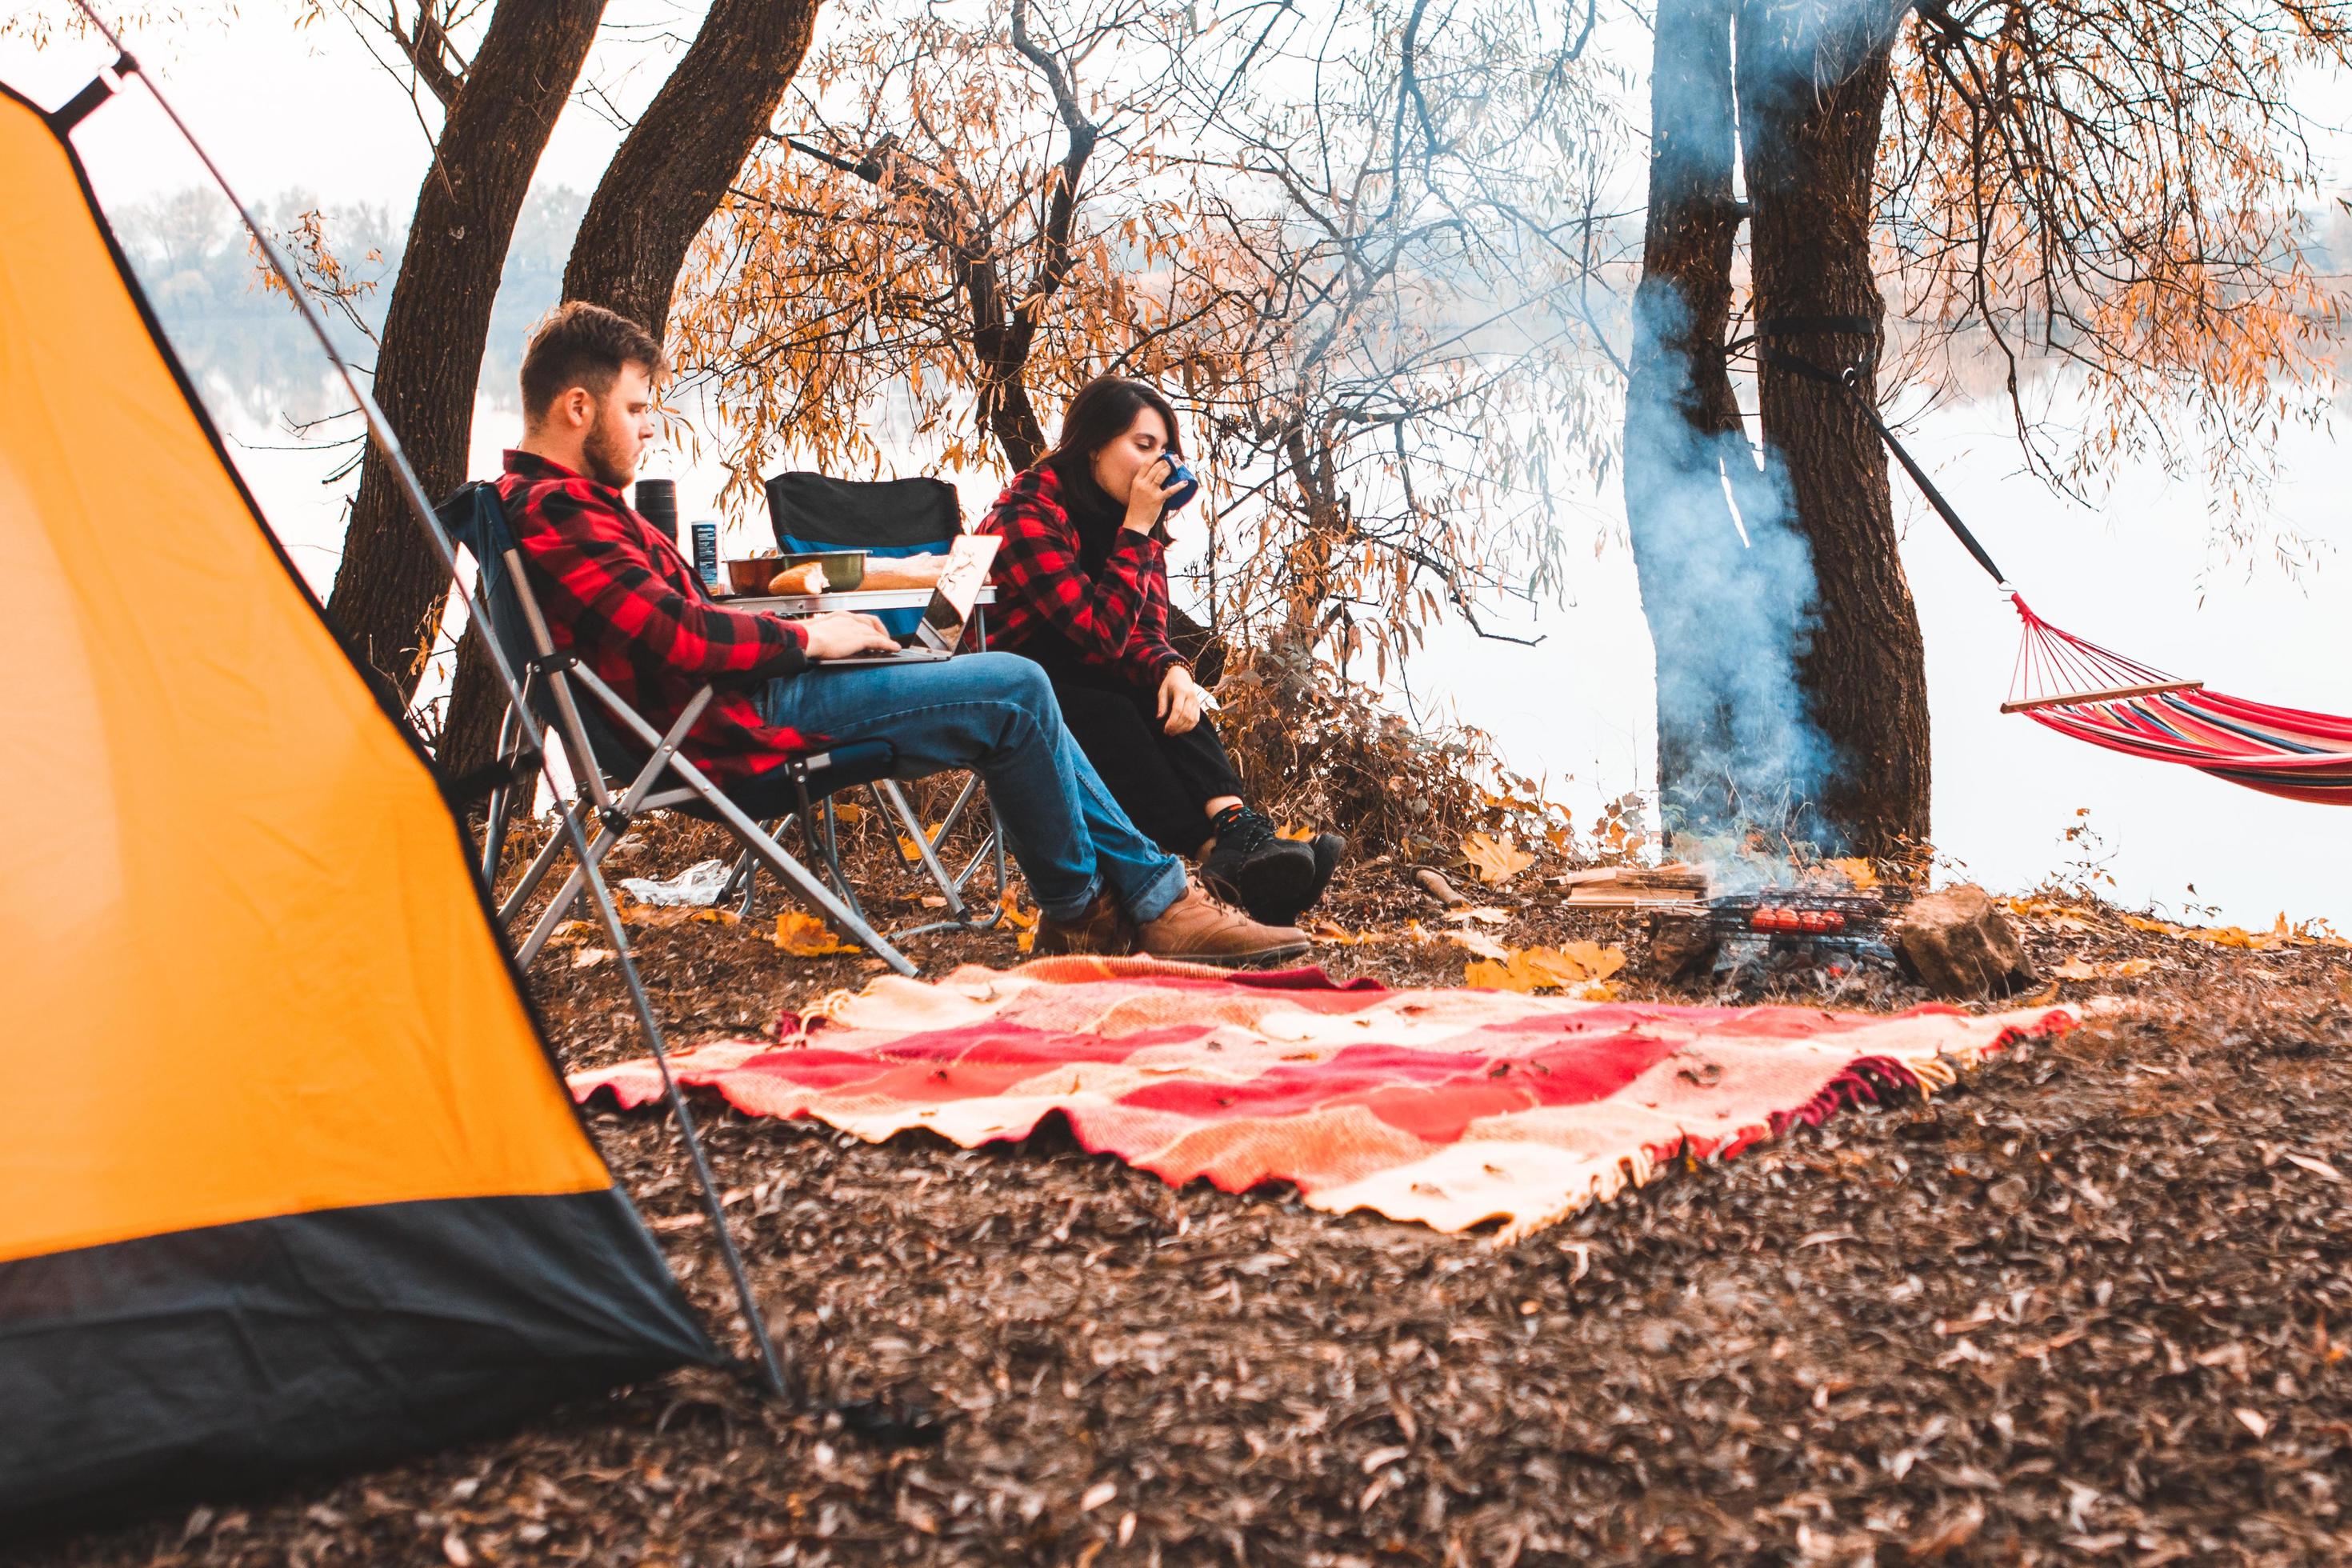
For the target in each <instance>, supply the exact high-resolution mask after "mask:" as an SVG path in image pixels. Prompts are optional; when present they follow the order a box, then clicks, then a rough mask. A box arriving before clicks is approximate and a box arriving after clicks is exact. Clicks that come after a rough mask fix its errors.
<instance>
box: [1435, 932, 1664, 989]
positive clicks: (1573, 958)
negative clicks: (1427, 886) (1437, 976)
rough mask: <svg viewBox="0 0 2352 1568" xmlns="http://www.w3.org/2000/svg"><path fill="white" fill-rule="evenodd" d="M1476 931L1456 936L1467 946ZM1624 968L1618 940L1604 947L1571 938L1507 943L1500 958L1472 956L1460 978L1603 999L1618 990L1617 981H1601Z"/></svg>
mask: <svg viewBox="0 0 2352 1568" xmlns="http://www.w3.org/2000/svg"><path fill="white" fill-rule="evenodd" d="M1472 934H1473V933H1470V932H1466V931H1465V932H1460V933H1457V934H1456V935H1455V936H1454V940H1455V941H1456V942H1462V943H1463V945H1465V946H1468V945H1469V939H1470V938H1471V937H1472ZM1475 940H1478V941H1485V940H1486V939H1485V938H1476V939H1475ZM1624 967H1625V950H1624V949H1623V948H1622V947H1619V946H1618V945H1617V944H1616V943H1614V942H1612V943H1610V944H1609V945H1608V946H1607V947H1603V946H1601V944H1600V943H1599V942H1563V943H1562V944H1561V945H1559V947H1526V948H1505V949H1503V952H1502V954H1501V956H1499V957H1495V956H1489V957H1486V958H1474V959H1472V960H1471V961H1470V962H1469V963H1468V964H1467V965H1465V968H1464V969H1463V972H1462V980H1463V984H1465V985H1471V986H1475V987H1476V988H1477V989H1479V990H1481V991H1521V992H1528V991H1570V992H1573V993H1574V994H1577V995H1578V996H1580V997H1581V998H1583V999H1584V1000H1586V1001H1591V1002H1601V1001H1607V1000H1609V999H1610V998H1611V997H1612V996H1614V995H1615V994H1616V988H1615V987H1614V986H1608V985H1604V984H1601V983H1602V982H1605V981H1606V980H1607V979H1608V978H1609V977H1610V976H1611V975H1612V974H1614V973H1617V972H1618V971H1619V970H1621V969H1622V968H1624ZM1603 992H1605V993H1606V994H1601V993H1603Z"/></svg>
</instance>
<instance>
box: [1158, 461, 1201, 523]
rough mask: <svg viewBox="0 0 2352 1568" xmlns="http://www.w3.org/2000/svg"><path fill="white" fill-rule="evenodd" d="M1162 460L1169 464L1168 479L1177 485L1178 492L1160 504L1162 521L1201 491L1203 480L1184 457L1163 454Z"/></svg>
mask: <svg viewBox="0 0 2352 1568" xmlns="http://www.w3.org/2000/svg"><path fill="white" fill-rule="evenodd" d="M1160 461H1161V462H1163V463H1165V464H1167V465H1168V481H1169V482H1170V483H1171V484H1173V485H1174V486H1175V487H1176V493H1175V494H1173V495H1171V496H1170V497H1169V498H1168V499H1167V500H1165V501H1164V502H1162V503H1161V504H1160V521H1162V522H1166V521H1168V520H1169V519H1170V518H1171V517H1173V516H1175V515H1176V514H1177V513H1178V512H1179V511H1181V510H1183V509H1184V507H1185V505H1186V503H1188V502H1189V501H1191V500H1192V498H1193V497H1194V496H1196V495H1199V494H1200V493H1201V481H1200V479H1199V478H1198V477H1196V476H1195V475H1194V474H1193V472H1192V469H1190V468H1186V467H1185V466H1184V459H1183V458H1178V457H1174V456H1171V455H1165V454H1163V455H1162V456H1161V458H1160Z"/></svg>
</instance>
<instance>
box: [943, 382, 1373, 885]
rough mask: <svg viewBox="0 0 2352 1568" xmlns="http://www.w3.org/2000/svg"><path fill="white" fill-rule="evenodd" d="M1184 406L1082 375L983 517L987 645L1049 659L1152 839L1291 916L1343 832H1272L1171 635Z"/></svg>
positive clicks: (1081, 737)
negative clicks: (1054, 424)
mask: <svg viewBox="0 0 2352 1568" xmlns="http://www.w3.org/2000/svg"><path fill="white" fill-rule="evenodd" d="M1182 456H1183V447H1182V446H1181V444H1180V442H1179V440H1178V437H1177V433H1176V413H1175V410H1174V409H1172V408H1171V407H1170V406H1169V405H1168V400H1167V399H1166V398H1164V397H1162V396H1160V394H1159V393H1158V392H1157V391H1155V390H1153V389H1152V388H1151V387H1150V386H1147V385H1145V384H1143V383H1141V382H1138V381H1124V380H1120V379H1119V378H1118V377H1115V376H1104V377H1102V378H1100V379H1098V380H1096V381H1093V382H1090V383H1088V384H1087V385H1086V386H1085V387H1084V388H1083V389H1082V390H1081V391H1080V392H1079V393H1078V395H1077V397H1076V399H1075V400H1074V401H1073V402H1072V403H1071V404H1070V410H1069V413H1068V415H1067V416H1066V417H1065V418H1064V419H1063V421H1062V439H1061V443H1060V445H1058V446H1056V447H1055V448H1054V449H1053V451H1051V452H1049V453H1047V454H1046V456H1045V460H1044V461H1043V462H1040V463H1039V464H1038V465H1037V466H1036V467H1034V468H1030V469H1028V470H1027V471H1026V472H1024V473H1023V474H1021V475H1019V476H1018V477H1016V478H1015V479H1013V483H1012V484H1011V485H1009V486H1007V487H1006V488H1005V490H1004V493H1003V495H1001V496H999V497H998V498H997V499H996V504H995V505H994V506H993V507H992V508H990V509H989V512H988V515H987V517H986V518H984V519H983V520H982V522H981V528H982V530H983V531H987V532H992V533H994V534H996V535H998V536H999V537H1000V538H1002V539H1003V546H1002V547H1001V548H999V550H998V551H997V553H996V565H995V583H996V595H997V597H996V612H995V615H994V616H993V617H992V621H991V623H990V646H991V647H997V648H1003V649H1007V650H1009V651H1011V652H1013V653H1019V654H1025V655H1027V656H1028V657H1029V658H1033V659H1035V660H1036V661H1037V662H1038V663H1039V664H1041V665H1043V666H1045V673H1046V675H1047V676H1048V677H1049V678H1050V679H1052V681H1053V683H1054V692H1055V696H1056V697H1058V698H1059V699H1060V700H1061V704H1062V719H1063V721H1064V722H1065V723H1066V724H1067V725H1068V727H1069V730H1070V733H1071V734H1072V735H1073V736H1075V737H1076V740H1077V742H1078V744H1079V746H1080V747H1081V748H1082V749H1083V750H1084V751H1085V752H1086V753H1087V760H1088V761H1089V762H1091V763H1094V765H1095V771H1096V772H1097V773H1100V774H1101V775H1102V778H1103V782H1104V783H1105V784H1108V786H1109V788H1110V792H1111V795H1113V796H1114V797H1115V798H1116V799H1117V800H1118V804H1119V805H1121V806H1122V807H1123V808H1125V810H1126V812H1127V815H1128V816H1129V817H1131V818H1133V819H1134V821H1135V825H1136V826H1138V827H1139V828H1141V829H1142V830H1143V833H1144V836H1145V837H1149V838H1150V839H1152V840H1154V841H1155V842H1157V843H1158V844H1159V845H1160V847H1161V848H1163V849H1165V850H1167V851H1168V852H1169V853H1170V854H1172V855H1190V856H1195V857H1197V858H1199V860H1200V864H1201V879H1202V881H1204V882H1206V883H1207V884H1208V885H1209V887H1210V888H1211V889H1212V890H1213V891H1214V892H1216V893H1217V894H1218V895H1219V896H1220V897H1222V898H1223V899H1225V900H1228V901H1229V902H1232V903H1235V904H1238V905H1240V906H1241V907H1242V908H1243V909H1244V910H1248V911H1249V913H1250V916H1251V918H1252V919H1254V920H1258V921H1268V922H1271V923H1274V924H1277V925H1288V924H1290V923H1291V922H1292V921H1295V920H1296V919H1297V916H1298V913H1299V911H1300V910H1304V909H1306V908H1307V907H1308V906H1309V905H1311V904H1313V903H1314V902H1315V900H1317V899H1318V898H1320V897H1321V896H1322V894H1323V889H1324V885H1325V884H1326V883H1328V881H1329V880H1330V879H1331V870H1332V868H1333V867H1334V866H1336V865H1337V864H1338V863H1339V856H1340V855H1341V854H1342V853H1343V852H1344V851H1345V850H1346V848H1347V840H1346V839H1344V838H1342V837H1339V835H1338V834H1336V833H1326V834H1323V835H1321V836H1319V837H1317V838H1316V839H1315V840H1314V841H1313V842H1312V843H1311V844H1308V843H1300V842H1297V841H1295V840H1291V839H1286V838H1280V837H1276V834H1275V831H1274V826H1273V825H1272V824H1271V823H1269V822H1267V821H1266V819H1265V817H1263V816H1259V815H1258V814H1257V813H1256V812H1255V811H1253V810H1252V809H1250V806H1249V805H1248V803H1247V802H1246V801H1245V800H1244V798H1243V795H1242V783H1241V779H1240V777H1239V775H1237V774H1236V773H1234V764H1233V760H1232V758H1230V757H1229V756H1227V755H1226V753H1225V748H1224V742H1222V741H1221V740H1219V739H1218V737H1217V731H1216V726H1215V725H1214V724H1213V723H1212V722H1211V721H1209V720H1208V719H1206V718H1205V717H1203V716H1202V709H1203V708H1205V707H1208V706H1212V705H1213V704H1212V702H1211V700H1210V699H1209V697H1208V694H1207V692H1205V691H1204V690H1203V689H1202V687H1201V685H1200V683H1199V682H1198V681H1196V680H1194V679H1192V666H1191V665H1190V664H1188V663H1187V662H1186V661H1185V659H1184V657H1183V656H1182V655H1181V654H1180V653H1178V652H1177V651H1176V649H1175V647H1173V646H1172V645H1171V643H1170V642H1169V640H1168V562H1167V556H1166V554H1165V550H1166V546H1167V542H1168V531H1167V523H1166V516H1167V514H1168V513H1170V512H1172V511H1173V510H1175V509H1176V507H1177V506H1178V505H1181V500H1182V499H1189V496H1188V495H1187V494H1186V487H1185V485H1184V483H1183V481H1182V480H1181V479H1176V478H1175V477H1174V476H1173V470H1174V468H1175V460H1176V459H1178V458H1181V457H1182Z"/></svg>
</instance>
